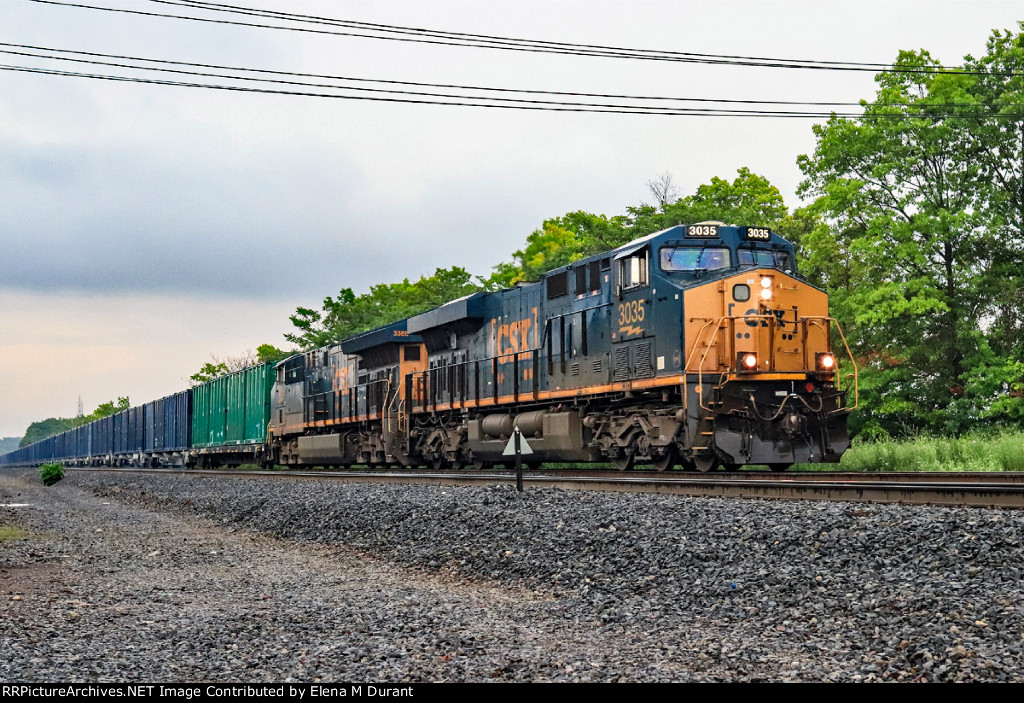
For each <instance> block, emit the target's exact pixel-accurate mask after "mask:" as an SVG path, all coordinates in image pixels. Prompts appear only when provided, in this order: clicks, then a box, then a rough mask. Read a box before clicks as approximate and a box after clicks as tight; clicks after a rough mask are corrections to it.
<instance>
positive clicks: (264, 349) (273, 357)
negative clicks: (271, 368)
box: [256, 344, 292, 364]
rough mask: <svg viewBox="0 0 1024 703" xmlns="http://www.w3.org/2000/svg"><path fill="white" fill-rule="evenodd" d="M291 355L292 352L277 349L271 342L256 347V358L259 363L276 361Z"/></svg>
mask: <svg viewBox="0 0 1024 703" xmlns="http://www.w3.org/2000/svg"><path fill="white" fill-rule="evenodd" d="M291 355H292V352H290V351H285V350H283V349H278V348H277V347H275V346H274V345H273V344H261V345H259V346H258V347H256V360H257V361H258V362H259V363H261V364H265V363H268V362H269V363H276V362H278V361H281V360H282V359H286V358H288V357H289V356H291Z"/></svg>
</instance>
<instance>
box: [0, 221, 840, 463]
mask: <svg viewBox="0 0 1024 703" xmlns="http://www.w3.org/2000/svg"><path fill="white" fill-rule="evenodd" d="M833 330H835V331H836V332H838V334H839V339H837V340H833ZM834 341H835V342H840V341H841V342H842V346H845V340H842V333H841V331H840V330H839V328H838V326H837V325H836V324H835V321H834V320H832V319H831V318H830V317H829V316H828V300H827V296H826V295H825V293H824V292H822V291H821V290H819V289H818V288H816V287H814V286H813V285H811V284H810V283H808V282H807V281H805V280H804V279H802V278H801V277H800V276H799V275H797V273H796V267H795V262H794V252H793V246H792V245H791V244H790V243H788V242H787V241H785V240H784V239H783V238H781V237H780V236H779V235H778V234H777V233H775V232H772V231H770V230H769V229H766V228H762V227H745V226H733V225H725V224H723V223H720V222H703V223H699V224H694V225H680V226H677V227H672V228H669V229H666V230H663V231H661V232H656V233H654V234H651V235H648V236H646V237H643V238H641V239H637V240H634V241H632V242H630V243H628V244H626V245H624V246H622V247H620V248H618V249H616V250H614V251H610V252H606V253H603V254H599V255H596V256H592V257H589V258H586V259H582V260H580V261H576V262H574V263H572V264H571V265H569V266H565V267H562V268H558V269H554V270H552V271H549V272H548V273H547V274H545V275H544V277H543V278H542V280H540V281H539V282H536V283H530V284H523V285H519V286H517V287H515V288H512V289H508V290H502V291H497V292H480V293H474V294H473V295H470V296H467V297H465V298H461V299H459V300H455V301H452V302H450V303H448V304H446V305H443V306H441V307H439V308H436V309H434V310H430V311H429V312H425V313H423V314H421V315H417V316H415V317H411V318H409V319H406V320H400V321H398V322H395V323H393V324H390V325H387V326H385V327H381V328H379V329H375V330H372V331H369V332H366V333H364V334H361V335H358V336H355V337H352V338H349V339H346V340H343V341H341V342H339V343H336V344H331V345H329V346H326V347H323V348H320V349H315V350H312V351H307V352H303V353H299V354H295V355H294V356H291V357H290V358H288V359H286V360H284V361H282V362H280V363H278V364H277V365H276V367H274V368H273V369H271V368H270V367H259V368H257V369H254V370H250V371H247V372H245V373H243V374H240V375H239V374H236V375H234V376H229V377H227V378H225V379H218V380H216V381H213V382H211V383H210V384H206V385H204V386H200V387H198V388H196V389H192V390H190V391H185V392H183V393H181V394H177V395H176V396H171V397H169V398H168V399H163V401H154V403H158V404H159V403H161V402H165V401H170V400H173V401H174V402H173V403H171V404H170V407H171V410H170V411H169V412H170V414H171V416H170V417H169V419H168V420H167V421H166V422H163V424H161V420H160V418H161V417H162V414H161V410H160V407H156V406H155V407H154V408H153V409H152V411H147V410H146V408H149V407H150V405H151V404H147V405H146V406H144V407H140V408H133V409H131V410H129V411H125V412H124V413H123V415H124V419H123V420H122V421H121V423H120V425H117V424H116V421H117V418H118V416H114V418H105V419H104V420H107V421H110V422H111V423H115V424H112V428H113V430H112V431H113V436H114V438H115V439H114V440H113V444H111V442H107V441H105V440H104V441H101V442H99V444H98V445H97V443H96V442H94V441H93V439H92V435H93V434H99V435H103V436H104V437H105V436H106V435H104V434H103V432H99V430H98V429H96V430H89V429H88V427H89V426H86V427H85V428H78V430H77V431H73V432H78V433H79V434H80V435H83V436H79V437H77V438H76V437H71V438H65V439H63V440H62V439H60V438H57V439H53V438H51V440H47V441H48V442H53V443H54V446H55V447H64V449H58V450H57V451H56V453H54V452H49V453H50V454H51V455H53V456H51V457H46V456H43V455H45V454H47V453H48V452H47V451H46V450H45V448H44V449H42V450H41V451H40V450H38V449H37V450H36V451H35V454H36V455H37V459H36V460H37V461H39V460H44V459H48V458H65V459H72V460H73V461H72V463H76V462H80V463H143V464H186V465H190V466H194V465H200V466H212V465H218V464H239V463H247V462H251V461H256V462H259V463H262V464H264V465H274V464H280V465H285V466H289V467H299V466H310V465H315V466H345V467H347V466H350V465H356V464H359V465H367V466H371V467H372V466H388V465H404V466H420V465H428V466H432V467H434V468H436V469H441V468H445V467H450V468H461V467H465V466H467V465H472V466H476V467H478V468H486V467H489V466H492V465H493V464H495V463H500V462H507V461H508V456H506V455H505V454H504V451H505V448H506V446H507V445H508V441H509V438H510V437H511V436H512V433H513V432H514V430H515V428H518V429H519V431H520V432H521V433H522V436H523V437H525V438H526V440H527V442H528V444H529V447H530V449H531V450H532V454H530V455H528V456H527V457H526V459H527V461H528V463H529V464H532V465H534V466H536V465H539V464H540V463H543V462H559V463H564V462H571V463H574V464H579V463H589V462H611V463H614V465H615V466H617V467H618V468H619V469H628V468H630V467H632V466H633V465H634V463H645V464H646V463H649V464H652V465H653V466H654V468H656V469H657V470H662V471H663V470H666V469H669V468H672V467H674V466H681V467H683V468H687V469H696V470H700V471H709V470H711V469H713V468H716V467H725V468H737V467H739V466H741V465H744V464H767V465H768V466H770V467H771V468H772V469H773V470H783V469H785V468H786V467H788V466H789V465H791V464H793V463H796V462H835V461H838V460H839V457H840V455H841V454H842V453H843V451H845V450H846V448H847V447H848V445H849V438H848V435H847V430H846V419H847V415H848V414H849V412H850V410H852V408H853V407H855V405H856V400H855V397H856V366H855V364H853V363H852V361H853V360H852V358H851V359H850V369H849V371H850V373H849V374H848V375H849V378H842V379H841V377H840V373H839V368H838V364H837V361H838V360H837V358H836V357H835V356H834V354H833V342H834ZM846 351H847V353H848V349H847V350H846ZM841 381H843V382H844V384H846V385H848V386H849V387H847V388H844V389H841V388H840V382H841ZM850 388H852V389H853V390H854V401H853V403H852V404H851V403H850V399H849V398H848V391H849V390H850ZM232 389H234V390H232ZM133 411H138V412H137V413H136V415H137V419H135V420H132V417H133V415H132V412H133ZM147 412H148V414H147ZM147 418H152V420H151V421H149V423H150V424H148V425H147ZM232 418H234V420H232ZM99 422H103V421H99ZM91 424H92V425H96V424H97V423H91ZM172 425H173V427H172ZM233 426H234V429H232V427H233ZM118 427H120V428H121V429H120V430H118V429H117V428H118ZM133 428H134V429H133ZM104 432H106V430H104ZM133 432H134V434H132V433H133ZM119 433H120V434H119ZM175 433H177V434H175ZM65 434H69V433H65ZM107 434H109V432H108V433H107ZM85 435H88V436H87V437H85ZM121 435H124V436H125V437H126V439H125V440H124V441H121V442H120V446H122V451H120V452H118V451H116V450H114V449H112V447H113V446H114V445H116V444H117V443H118V440H117V437H119V436H121ZM153 435H156V436H155V437H154V436H153ZM83 437H85V438H83ZM161 437H164V439H162V440H161ZM108 445H109V446H108ZM172 445H173V446H172ZM33 446H35V445H33ZM83 446H86V447H88V448H87V449H84V450H83V449H82V447H83ZM97 446H98V447H99V451H97V450H96V447H97ZM26 450H30V451H26ZM31 450H32V448H31V447H29V448H26V449H22V450H19V452H15V455H18V454H23V456H22V457H21V460H22V461H24V459H25V457H29V456H32V451H31ZM61 454H63V457H62V456H61ZM76 457H77V458H76ZM17 459H18V457H15V460H17ZM0 460H2V459H0ZM6 460H7V461H8V463H10V462H11V455H8V457H6Z"/></svg>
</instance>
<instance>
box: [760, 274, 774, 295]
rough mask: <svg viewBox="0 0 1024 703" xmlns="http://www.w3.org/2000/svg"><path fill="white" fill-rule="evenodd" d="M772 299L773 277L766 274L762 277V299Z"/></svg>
mask: <svg viewBox="0 0 1024 703" xmlns="http://www.w3.org/2000/svg"><path fill="white" fill-rule="evenodd" d="M771 299H772V279H771V276H765V277H764V278H762V279H761V300H771Z"/></svg>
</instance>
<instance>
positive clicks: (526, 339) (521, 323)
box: [494, 317, 533, 364]
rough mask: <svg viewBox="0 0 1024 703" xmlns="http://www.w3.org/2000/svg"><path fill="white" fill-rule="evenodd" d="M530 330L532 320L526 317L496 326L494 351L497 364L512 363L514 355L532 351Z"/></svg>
mask: <svg viewBox="0 0 1024 703" xmlns="http://www.w3.org/2000/svg"><path fill="white" fill-rule="evenodd" d="M532 329H533V320H531V319H530V318H528V317H527V318H525V319H523V320H517V321H516V322H506V323H504V324H501V325H498V330H497V332H496V333H495V336H494V349H495V352H496V353H495V356H497V357H498V363H499V364H509V363H512V360H513V357H514V355H515V354H517V353H519V352H524V351H529V350H531V349H533V345H532V344H531V339H530V331H531V330H532Z"/></svg>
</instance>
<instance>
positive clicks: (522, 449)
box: [501, 427, 533, 456]
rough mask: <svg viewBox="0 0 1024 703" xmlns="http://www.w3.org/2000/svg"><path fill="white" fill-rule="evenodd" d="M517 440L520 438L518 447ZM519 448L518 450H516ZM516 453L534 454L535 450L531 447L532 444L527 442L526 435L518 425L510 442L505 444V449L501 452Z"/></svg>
mask: <svg viewBox="0 0 1024 703" xmlns="http://www.w3.org/2000/svg"><path fill="white" fill-rule="evenodd" d="M516 440H519V446H518V447H516ZM517 449H518V451H516V450H517ZM516 454H522V455H524V456H525V455H526V454H533V450H532V449H530V445H529V444H528V443H527V442H526V437H524V436H523V433H522V432H520V431H519V428H518V427H517V428H516V429H515V430H514V431H513V432H512V436H511V437H509V438H508V444H506V445H505V451H503V452H502V453H501V455H502V456H515V455H516Z"/></svg>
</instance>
